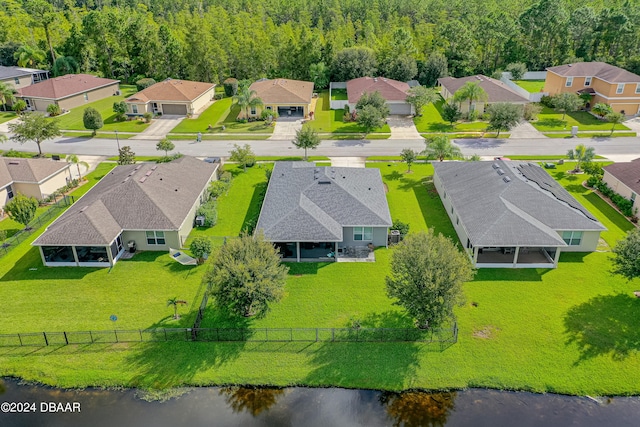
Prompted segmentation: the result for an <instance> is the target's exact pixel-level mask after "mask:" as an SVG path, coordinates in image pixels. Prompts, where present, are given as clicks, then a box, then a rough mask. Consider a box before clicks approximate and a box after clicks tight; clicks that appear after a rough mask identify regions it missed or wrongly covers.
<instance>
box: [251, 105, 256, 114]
mask: <svg viewBox="0 0 640 427" xmlns="http://www.w3.org/2000/svg"><path fill="white" fill-rule="evenodd" d="M251 115H252V116H255V115H256V107H251Z"/></svg>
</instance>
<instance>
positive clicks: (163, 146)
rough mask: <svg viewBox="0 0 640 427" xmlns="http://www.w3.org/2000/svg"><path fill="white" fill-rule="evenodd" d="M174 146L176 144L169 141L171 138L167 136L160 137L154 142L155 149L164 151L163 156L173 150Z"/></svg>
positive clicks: (166, 155)
mask: <svg viewBox="0 0 640 427" xmlns="http://www.w3.org/2000/svg"><path fill="white" fill-rule="evenodd" d="M174 148H176V146H175V145H174V143H173V142H171V140H170V139H169V138H166V137H165V138H162V139H161V140H160V141H158V143H157V144H156V150H158V151H164V156H165V157H168V156H169V151H171V150H173V149H174Z"/></svg>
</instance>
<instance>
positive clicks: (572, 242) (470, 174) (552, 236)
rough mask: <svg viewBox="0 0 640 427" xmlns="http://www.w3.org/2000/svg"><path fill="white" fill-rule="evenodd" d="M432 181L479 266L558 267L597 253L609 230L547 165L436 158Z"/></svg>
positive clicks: (467, 251)
mask: <svg viewBox="0 0 640 427" xmlns="http://www.w3.org/2000/svg"><path fill="white" fill-rule="evenodd" d="M433 167H434V174H433V182H434V185H435V187H436V189H437V190H438V194H439V195H440V199H441V200H442V203H443V205H444V208H445V210H446V211H447V215H449V218H450V219H451V223H452V224H453V227H454V228H455V230H456V233H457V234H458V237H459V238H460V243H461V244H462V247H463V248H465V251H466V253H467V254H468V255H469V258H470V259H471V260H472V261H473V264H474V265H475V266H476V267H479V268H480V267H489V268H555V267H557V265H558V259H559V257H560V253H561V252H593V251H595V250H596V247H597V245H598V239H599V238H600V232H601V231H604V230H606V228H605V227H604V226H603V225H602V224H601V223H600V222H599V221H598V220H597V219H596V218H595V217H594V216H593V215H592V214H591V213H590V212H589V211H588V210H587V209H586V208H585V207H584V206H582V205H581V204H580V203H578V201H577V200H576V199H575V198H573V196H571V195H570V194H569V192H567V190H565V189H564V188H563V187H562V186H561V185H560V184H558V183H557V182H556V181H555V180H554V179H553V178H552V177H551V176H550V175H549V174H548V173H547V172H546V171H545V170H544V169H542V168H541V167H540V166H538V165H536V164H533V163H523V162H517V161H506V160H495V161H482V162H436V163H434V164H433Z"/></svg>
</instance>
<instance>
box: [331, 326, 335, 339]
mask: <svg viewBox="0 0 640 427" xmlns="http://www.w3.org/2000/svg"><path fill="white" fill-rule="evenodd" d="M335 340H336V330H335V328H331V342H333V341H335Z"/></svg>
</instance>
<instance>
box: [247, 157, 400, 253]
mask: <svg viewBox="0 0 640 427" xmlns="http://www.w3.org/2000/svg"><path fill="white" fill-rule="evenodd" d="M349 226H367V227H389V226H391V215H390V213H389V205H388V204H387V199H386V196H385V191H384V186H383V184H382V177H381V176H380V171H379V170H378V169H364V168H340V167H316V166H315V165H314V164H313V163H303V162H277V163H276V164H275V166H274V168H273V172H272V174H271V179H270V180H269V187H268V188H267V194H266V195H265V200H264V203H263V205H262V211H261V212H260V218H259V219H258V225H257V229H258V230H262V231H263V232H264V235H265V237H266V238H267V239H269V240H271V241H275V242H296V241H298V242H305V241H306V242H321V241H342V238H343V236H342V229H343V227H349Z"/></svg>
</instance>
